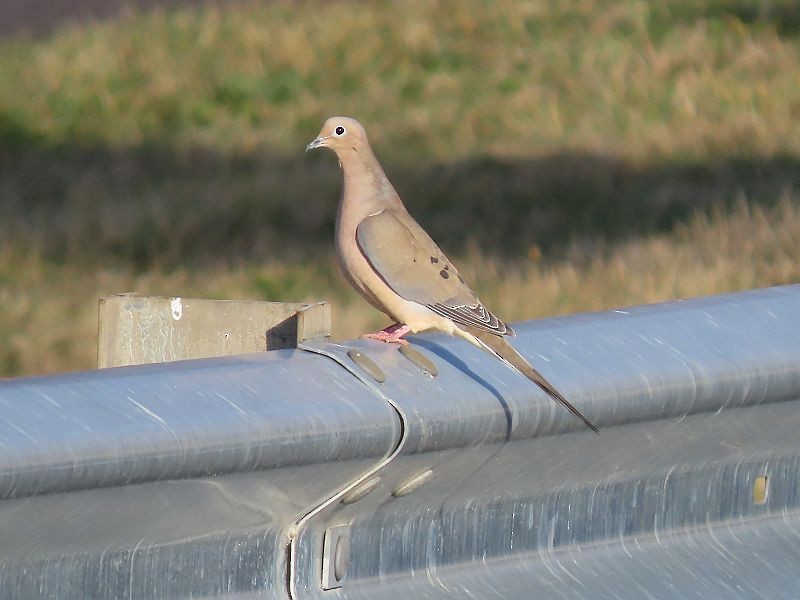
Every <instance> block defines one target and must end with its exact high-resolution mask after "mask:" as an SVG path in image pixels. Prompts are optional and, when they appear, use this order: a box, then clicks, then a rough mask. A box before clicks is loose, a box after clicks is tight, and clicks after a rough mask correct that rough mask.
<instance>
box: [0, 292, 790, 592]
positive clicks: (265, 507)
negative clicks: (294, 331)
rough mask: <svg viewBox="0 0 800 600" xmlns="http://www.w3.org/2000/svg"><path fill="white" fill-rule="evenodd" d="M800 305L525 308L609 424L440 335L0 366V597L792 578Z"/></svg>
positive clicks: (734, 300) (548, 350)
mask: <svg viewBox="0 0 800 600" xmlns="http://www.w3.org/2000/svg"><path fill="white" fill-rule="evenodd" d="M799 316H800V286H787V287H783V288H772V289H767V290H757V291H754V292H748V293H743V294H732V295H728V296H720V297H714V298H704V299H697V300H691V301H685V302H676V303H669V304H663V305H654V306H645V307H637V308H631V309H624V310H619V311H610V312H607V313H597V314H589V315H579V316H574V317H564V318H558V319H549V320H544V321H538V322H531V323H527V324H522V325H517V326H516V327H515V328H516V330H517V332H518V337H517V338H516V339H515V340H514V343H515V345H516V347H517V348H518V349H519V350H520V352H522V353H523V354H525V355H526V356H528V357H529V358H530V359H531V360H532V362H534V364H535V365H536V366H537V368H539V370H540V371H541V372H542V374H543V375H545V376H546V377H547V378H548V379H550V380H551V381H552V382H553V383H554V384H555V385H556V386H557V387H558V388H559V389H560V390H561V391H562V392H563V393H564V394H565V396H567V397H568V398H569V399H570V400H571V401H572V402H574V404H575V405H576V406H577V407H578V408H579V409H580V410H581V411H582V412H584V414H586V415H587V417H589V418H590V419H592V420H593V421H594V422H595V423H597V424H598V425H599V426H600V428H601V435H600V436H595V435H594V434H592V433H591V432H589V431H588V430H586V429H585V428H584V427H583V426H582V425H581V423H580V422H578V421H576V420H575V419H574V418H573V417H572V416H571V415H570V414H569V413H567V412H566V411H564V410H563V409H562V408H560V407H559V406H557V405H555V404H554V403H552V401H551V400H550V399H549V398H548V397H547V396H546V395H545V394H544V393H543V392H541V391H540V390H539V389H538V388H536V387H535V386H533V385H531V384H530V382H529V381H528V380H526V379H525V378H523V377H521V376H520V375H518V374H516V373H515V372H513V371H511V370H510V369H508V368H507V367H506V366H505V365H503V364H502V363H501V362H499V361H497V360H494V359H492V358H491V357H490V356H488V355H487V354H485V353H483V352H481V351H480V350H478V349H477V348H473V347H472V346H470V345H469V344H466V343H464V342H462V341H459V340H455V339H450V338H443V337H441V336H419V337H416V338H412V343H413V344H414V346H415V348H416V349H417V350H418V351H420V353H421V354H422V355H424V356H425V357H426V359H427V360H430V361H432V362H433V363H434V365H435V368H436V370H437V371H438V376H436V377H432V376H430V375H429V374H428V373H426V371H425V370H424V369H421V368H420V367H418V366H417V364H415V363H414V362H412V361H411V360H408V359H407V358H406V357H405V356H403V355H402V354H400V353H399V352H398V351H397V349H396V348H395V347H393V346H390V345H386V344H381V343H376V342H366V341H357V342H349V343H346V344H328V343H320V342H307V343H306V345H305V347H306V348H307V349H308V350H310V351H311V352H314V353H319V354H324V355H326V356H315V355H314V354H312V353H311V352H301V351H279V352H275V353H267V354H261V355H258V356H248V357H233V358H224V359H212V360H200V361H189V362H185V363H173V364H165V365H154V366H147V367H134V368H126V369H112V370H107V371H100V372H94V373H81V374H73V375H64V376H58V377H50V378H37V379H26V380H12V381H6V382H0V498H2V499H0V597H2V598H30V597H46V598H67V599H69V598H79V597H80V598H187V597H191V596H194V597H201V596H202V597H227V598H234V597H235V598H237V599H244V598H265V597H266V598H270V597H271V598H288V597H289V594H290V593H291V595H292V596H293V597H294V598H295V599H296V600H299V599H301V598H365V599H366V598H382V597H386V596H393V597H408V598H417V597H426V598H462V597H472V598H511V599H513V598H530V597H538V596H541V597H553V596H555V597H564V598H634V597H635V598H640V597H687V596H697V597H705V598H735V597H748V598H752V597H757V598H758V597H760V598H783V597H785V598H789V597H795V596H796V590H797V589H800V572H799V571H798V570H797V568H796V565H797V562H798V560H799V559H800V529H799V528H798V526H800V510H798V508H799V507H798V504H800V478H798V473H799V472H800V436H798V435H797V433H796V430H797V428H798V425H800V318H798V317H799ZM353 349H355V350H356V351H358V352H360V353H362V354H363V356H365V357H367V358H368V359H370V360H371V361H372V362H374V363H375V364H376V365H377V366H378V368H379V369H380V371H381V372H382V373H383V374H384V375H385V378H384V381H383V382H382V383H381V382H379V381H377V380H376V379H374V378H373V377H372V376H370V375H369V374H368V373H367V372H365V371H364V370H362V368H361V367H359V366H358V365H356V364H355V363H354V362H353V361H352V360H351V359H350V357H349V356H348V353H349V352H350V351H351V350H353ZM331 358H333V359H334V360H331ZM337 363H339V364H337ZM348 371H349V372H348ZM327 532H335V533H336V537H337V539H341V541H340V542H337V543H336V544H333V546H332V545H331V542H332V541H335V540H334V537H333V534H332V533H331V534H329V535H330V536H331V537H329V538H328V547H327V548H326V546H325V544H326V533H327ZM337 551H338V555H337ZM337 573H338V575H337ZM323 584H324V585H323ZM336 586H340V587H336ZM323 587H330V588H331V589H328V590H324V589H323Z"/></svg>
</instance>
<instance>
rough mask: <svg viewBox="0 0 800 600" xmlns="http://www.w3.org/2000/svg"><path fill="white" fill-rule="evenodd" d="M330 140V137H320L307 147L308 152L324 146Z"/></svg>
mask: <svg viewBox="0 0 800 600" xmlns="http://www.w3.org/2000/svg"><path fill="white" fill-rule="evenodd" d="M327 140H328V136H325V137H318V138H314V139H313V140H311V143H310V144H309V145H308V146H306V152H308V151H309V150H313V149H314V148H319V147H320V146H324V145H325V142H326V141H327Z"/></svg>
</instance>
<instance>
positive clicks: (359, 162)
mask: <svg viewBox="0 0 800 600" xmlns="http://www.w3.org/2000/svg"><path fill="white" fill-rule="evenodd" d="M319 147H326V148H330V149H331V150H333V151H334V152H335V153H336V155H337V156H338V158H339V163H340V165H341V167H342V171H343V173H344V186H343V189H342V196H341V199H340V202H339V210H338V213H337V217H336V250H337V254H338V257H339V261H340V264H341V266H342V271H343V272H344V274H345V276H346V277H347V279H348V280H349V281H350V283H352V284H353V286H354V287H355V288H356V289H357V290H358V291H359V292H361V294H362V295H363V296H364V298H366V299H367V301H368V302H370V304H372V305H373V306H375V307H376V308H377V309H378V310H380V311H382V312H384V313H386V314H387V315H389V316H390V317H391V318H393V319H394V320H395V321H397V322H398V324H402V325H404V327H403V326H395V327H393V328H387V329H386V330H384V331H383V332H381V333H379V334H371V335H370V336H368V337H375V338H378V339H383V340H385V341H391V342H401V343H405V341H404V340H402V335H403V334H404V333H406V332H407V331H409V330H410V331H413V332H414V333H416V332H419V331H428V330H434V331H440V332H443V333H447V334H450V335H455V336H458V337H461V338H464V339H465V340H467V341H468V342H470V343H472V344H474V345H476V346H478V347H479V348H482V349H483V350H486V351H488V352H490V353H492V354H493V355H495V356H497V357H498V358H500V359H501V360H503V362H505V363H506V364H507V365H508V366H510V367H511V368H513V369H514V370H516V371H518V372H519V373H521V374H522V375H524V376H525V377H527V378H528V379H530V380H531V381H533V382H534V383H536V385H538V386H539V387H540V388H542V389H543V390H544V391H545V392H547V394H549V395H550V396H551V397H552V398H553V399H554V400H556V401H557V402H559V403H561V404H562V405H564V406H565V407H566V408H567V409H568V410H569V411H570V412H572V413H573V414H574V415H575V416H577V417H578V418H580V419H581V420H582V421H583V422H584V423H585V424H586V425H587V426H588V427H590V428H591V429H592V430H593V431H595V432H597V428H596V427H595V426H594V425H592V423H591V422H589V420H588V419H586V417H584V416H583V415H582V414H581V413H580V412H579V411H578V410H577V409H576V408H575V407H574V406H572V404H570V403H569V402H568V401H567V400H566V399H565V398H564V397H563V396H562V395H561V394H560V393H559V392H558V391H557V390H556V389H555V388H554V387H553V386H552V385H550V383H548V382H547V380H546V379H544V377H542V375H541V374H540V373H539V372H538V371H536V369H534V368H533V367H532V366H531V365H530V364H529V363H528V362H527V361H526V360H525V359H524V358H523V357H522V356H521V355H520V354H519V353H518V352H517V351H516V350H514V348H513V347H512V346H511V345H510V344H509V343H508V341H507V340H506V339H505V337H504V336H508V335H514V332H513V331H512V330H511V328H510V327H508V326H507V325H506V324H505V323H503V321H502V320H500V319H498V318H497V317H496V316H495V315H493V314H492V313H491V312H490V311H489V310H488V309H487V308H486V307H485V306H484V305H483V304H482V303H481V301H480V300H479V299H478V297H477V296H476V295H475V293H474V292H473V291H472V290H471V289H470V288H469V287H468V286H467V285H466V283H465V282H464V279H463V278H462V277H461V275H460V274H459V273H458V270H457V269H456V267H455V266H454V265H453V263H452V262H450V260H449V259H448V258H447V256H445V254H444V253H443V252H442V251H441V250H440V249H439V247H438V246H437V245H436V243H435V242H434V241H433V240H432V239H431V238H430V236H429V235H428V234H427V233H426V232H425V230H424V229H422V227H420V225H419V224H418V223H417V222H416V221H415V220H414V218H413V217H412V216H411V215H410V214H409V213H408V211H407V210H406V208H405V207H404V206H403V203H402V201H401V200H400V197H399V196H398V195H397V192H396V191H395V189H394V187H392V184H391V183H390V182H389V179H388V178H387V177H386V174H385V173H384V172H383V169H382V168H381V165H380V163H379V162H378V159H377V158H375V155H374V154H373V152H372V149H371V148H370V145H369V141H368V140H367V134H366V132H365V131H364V128H363V127H362V126H361V124H360V123H358V121H356V120H355V119H351V118H348V117H332V118H330V119H328V120H327V121H326V122H325V125H323V127H322V130H321V131H320V133H319V135H318V136H317V138H316V139H314V140H313V141H312V142H311V143H310V144H309V145H308V146H307V147H306V149H307V150H310V149H312V148H319Z"/></svg>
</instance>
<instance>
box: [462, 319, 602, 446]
mask: <svg viewBox="0 0 800 600" xmlns="http://www.w3.org/2000/svg"><path fill="white" fill-rule="evenodd" d="M468 332H469V333H470V334H472V335H473V336H474V337H475V338H476V339H477V341H478V343H479V345H480V346H481V347H482V348H483V349H484V350H487V351H489V352H491V353H492V354H494V355H495V356H497V357H498V358H499V359H500V360H502V361H503V362H504V363H506V364H507V365H508V366H510V367H511V368H512V369H514V370H515V371H518V372H519V373H521V374H522V375H524V376H525V377H527V378H528V379H530V380H531V381H532V382H534V383H535V384H536V385H538V386H539V387H540V388H542V389H543V390H544V391H545V392H547V395H548V396H550V397H551V398H552V399H553V400H555V401H556V402H558V403H560V404H561V405H563V406H564V408H566V409H567V410H568V411H569V412H571V413H572V414H573V415H575V416H576V417H578V418H579V419H580V420H581V421H583V422H584V424H585V425H586V426H587V427H588V428H589V429H591V430H592V431H594V432H595V433H598V434H599V433H600V431H599V430H598V429H597V427H595V426H594V424H592V422H591V421H590V420H589V419H587V418H586V417H584V416H583V414H581V412H580V411H579V410H578V409H577V408H575V407H574V406H573V405H572V404H571V403H570V402H569V401H568V400H567V399H566V398H564V396H562V395H561V392H559V391H558V390H557V389H556V388H554V387H553V386H552V385H551V384H550V382H549V381H547V380H546V379H545V378H544V377H542V374H541V373H539V371H537V370H536V369H534V368H533V367H532V366H531V365H530V364H529V363H528V361H527V360H525V359H524V358H523V357H522V355H521V354H520V353H519V352H517V351H516V350H515V349H514V347H513V346H512V345H511V344H509V343H508V342H507V341H506V339H505V338H504V337H502V336H499V335H494V334H493V333H488V332H485V331H481V330H477V329H472V328H470V330H468Z"/></svg>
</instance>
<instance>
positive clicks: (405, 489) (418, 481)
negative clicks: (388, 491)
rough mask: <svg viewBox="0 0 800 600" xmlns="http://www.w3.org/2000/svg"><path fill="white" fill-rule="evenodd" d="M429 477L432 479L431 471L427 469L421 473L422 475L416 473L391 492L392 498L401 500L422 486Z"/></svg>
mask: <svg viewBox="0 0 800 600" xmlns="http://www.w3.org/2000/svg"><path fill="white" fill-rule="evenodd" d="M431 477H433V469H427V470H425V471H422V473H417V474H416V475H414V476H413V477H410V478H409V479H406V480H405V481H404V482H403V483H401V484H400V485H398V486H397V487H396V488H395V490H394V491H393V492H392V496H394V497H395V498H402V497H403V496H406V495H408V494H410V493H411V492H413V491H414V490H416V489H418V488H420V487H421V486H423V485H424V484H425V483H427V481H428V480H429V479H430V478H431Z"/></svg>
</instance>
